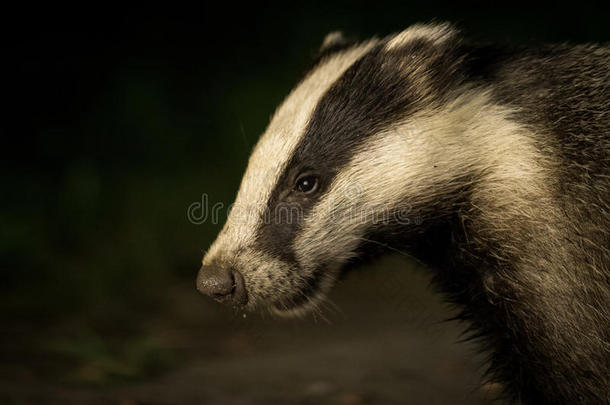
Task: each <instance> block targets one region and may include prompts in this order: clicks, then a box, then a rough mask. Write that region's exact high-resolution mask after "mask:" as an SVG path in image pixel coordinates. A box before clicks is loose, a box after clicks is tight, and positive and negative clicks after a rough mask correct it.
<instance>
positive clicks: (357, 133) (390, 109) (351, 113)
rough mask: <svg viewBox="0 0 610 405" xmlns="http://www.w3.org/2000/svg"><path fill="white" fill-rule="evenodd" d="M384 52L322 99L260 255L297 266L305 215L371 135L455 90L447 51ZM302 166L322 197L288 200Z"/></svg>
mask: <svg viewBox="0 0 610 405" xmlns="http://www.w3.org/2000/svg"><path fill="white" fill-rule="evenodd" d="M385 45H386V41H382V42H380V43H379V44H378V45H376V46H375V47H374V48H372V49H371V50H370V51H369V52H368V53H367V54H365V55H364V56H362V57H361V58H360V59H359V60H358V61H356V62H355V63H354V64H353V65H352V66H350V67H349V68H348V69H347V70H346V71H345V73H344V74H343V75H342V76H341V77H340V78H339V79H338V80H337V81H336V82H335V83H334V84H333V85H332V86H331V87H330V88H329V89H328V91H327V92H326V94H325V95H324V96H323V97H322V98H321V99H320V102H319V103H318V105H317V107H316V109H315V110H314V112H313V114H312V117H311V120H310V121H309V124H308V126H307V128H306V130H305V134H304V135H303V137H302V139H301V141H300V143H299V144H298V145H297V147H296V148H295V151H294V153H293V156H292V157H291V159H290V161H289V162H288V164H287V167H286V170H285V171H284V173H283V174H282V176H281V177H280V179H279V181H278V182H277V184H276V186H275V189H274V190H273V192H272V193H271V198H270V199H269V202H268V206H267V216H266V218H265V220H264V221H263V223H262V224H261V225H260V227H259V229H258V230H257V237H256V245H257V248H259V249H261V250H263V251H265V252H266V253H268V254H271V255H273V256H275V257H278V258H280V259H281V260H284V261H287V262H292V263H295V262H296V260H295V257H294V252H293V250H292V243H293V241H294V239H295V238H296V236H297V235H298V233H299V231H300V229H301V225H302V223H301V220H302V218H303V216H306V215H307V214H308V213H309V212H310V211H311V209H312V208H313V206H314V205H315V204H316V203H317V202H318V201H319V200H320V198H321V197H322V196H323V194H324V192H325V191H326V190H327V189H328V186H329V185H330V184H331V183H332V181H333V179H334V178H335V176H336V174H337V173H338V172H339V171H340V170H341V169H342V168H343V167H344V166H345V165H346V164H347V163H348V162H349V161H350V159H351V158H352V156H353V154H354V152H355V151H356V150H357V149H358V147H359V146H360V145H361V144H362V143H364V142H365V141H366V140H367V139H368V138H369V137H370V136H372V135H374V134H376V133H379V132H380V131H382V130H383V129H385V128H387V127H390V126H391V125H392V124H395V123H397V122H399V121H402V120H404V119H405V118H406V117H408V115H409V114H410V113H412V112H413V111H416V110H417V109H418V108H420V106H421V104H422V102H423V101H424V99H425V98H426V97H429V96H430V95H435V96H436V97H438V96H439V95H442V94H443V92H441V91H439V88H442V89H443V90H444V91H446V90H447V89H449V88H450V86H453V85H454V84H455V83H454V81H455V76H456V75H454V74H453V73H454V68H455V67H454V66H453V65H452V64H451V62H450V61H448V59H452V58H448V57H447V53H448V52H447V51H448V48H446V47H443V46H439V45H435V44H433V43H432V42H430V41H427V40H414V41H412V42H410V43H409V44H407V45H406V46H403V47H401V48H399V49H396V50H392V51H390V52H388V51H386V50H385V49H384V47H385ZM414 64H418V65H417V66H415V65H414ZM422 66H423V67H425V69H424V70H422ZM414 67H417V68H418V70H417V71H416V70H415V69H413V70H412V71H413V73H412V74H410V73H411V72H410V70H409V69H410V68H414ZM418 74H419V75H421V76H422V77H421V78H420V77H418V76H417V75H418ZM431 78H432V80H431ZM426 102H427V104H429V103H430V100H426ZM304 167H308V168H312V169H313V171H314V172H315V173H317V174H318V175H319V176H320V190H319V191H318V193H317V194H316V195H314V196H308V197H303V196H299V195H290V194H289V196H288V197H286V190H289V189H291V188H292V187H293V186H294V185H293V184H292V182H293V181H294V179H295V178H296V176H297V175H298V174H299V172H300V171H301V170H302V168H304ZM278 213H280V214H286V215H278ZM287 216H289V217H290V221H288V220H287V219H288V218H287ZM288 222H289V223H288Z"/></svg>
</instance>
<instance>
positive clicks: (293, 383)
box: [0, 259, 498, 405]
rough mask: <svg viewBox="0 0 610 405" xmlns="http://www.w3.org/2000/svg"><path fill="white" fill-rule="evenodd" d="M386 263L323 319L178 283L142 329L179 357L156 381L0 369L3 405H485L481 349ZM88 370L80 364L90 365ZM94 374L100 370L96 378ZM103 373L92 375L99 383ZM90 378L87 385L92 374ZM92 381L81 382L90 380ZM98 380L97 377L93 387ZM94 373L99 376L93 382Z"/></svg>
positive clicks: (404, 272)
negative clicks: (240, 308) (293, 316)
mask: <svg viewBox="0 0 610 405" xmlns="http://www.w3.org/2000/svg"><path fill="white" fill-rule="evenodd" d="M404 266H405V264H404V262H403V261H401V260H397V259H391V260H389V261H387V262H386V263H385V264H384V265H382V266H377V267H375V268H372V269H365V270H363V271H358V272H357V273H354V274H351V275H349V276H348V277H347V278H346V279H345V280H343V281H342V282H341V283H340V284H339V285H338V286H337V287H336V289H335V290H334V291H333V293H332V295H331V298H332V301H333V303H334V305H329V306H328V308H327V309H326V310H325V311H324V317H325V318H326V320H324V319H322V318H321V317H320V316H318V317H316V319H315V320H314V319H312V318H311V317H310V319H306V320H278V319H269V317H261V316H257V315H254V314H248V315H246V316H245V317H244V314H243V313H240V312H234V311H232V310H230V309H225V308H223V307H221V306H219V305H218V304H214V303H211V302H209V301H208V300H206V299H204V298H203V297H200V296H198V295H197V294H196V293H195V291H194V289H193V288H191V284H188V285H186V284H184V285H177V286H175V287H172V289H171V291H169V292H168V293H169V294H171V295H172V300H171V302H172V303H173V304H172V306H171V308H168V309H166V310H164V311H163V313H160V314H159V316H158V317H157V318H156V319H151V320H150V323H149V325H148V329H147V330H148V332H147V334H148V335H149V336H150V337H151V338H154V339H156V341H157V342H163V343H162V346H163V345H164V346H163V347H162V349H163V350H161V351H165V352H167V351H169V352H171V353H174V354H176V358H177V359H178V360H175V361H173V362H171V367H168V368H167V369H163V371H162V372H159V373H157V374H156V375H154V376H152V377H146V378H144V377H139V378H135V379H132V380H127V381H119V382H113V381H112V380H109V381H105V382H102V383H100V382H99V381H100V380H101V381H104V380H103V379H101V378H99V376H100V373H103V371H104V367H107V365H106V366H104V364H102V363H100V361H99V360H92V361H91V362H90V364H85V366H82V365H81V366H80V369H78V370H79V371H78V372H79V373H80V374H78V373H77V376H80V378H71V379H70V378H67V379H66V378H53V376H48V375H46V377H40V375H39V374H37V373H35V372H28V371H26V370H21V371H17V372H13V371H12V370H19V368H18V367H17V369H15V366H14V365H13V366H12V368H11V369H10V370H8V369H6V367H5V368H4V369H3V370H2V373H1V374H0V377H1V380H0V400H1V401H0V402H2V403H57V404H97V403H99V404H107V403H118V404H228V405H232V404H244V405H250V404H272V403H278V404H345V405H350V404H351V405H356V404H488V403H491V402H492V401H491V398H492V397H493V395H494V394H497V389H498V387H495V386H489V385H487V386H481V383H480V382H479V381H480V371H481V367H479V365H480V363H481V356H479V355H477V354H476V350H475V348H474V347H473V346H472V345H471V344H464V343H457V341H458V340H459V339H460V331H461V330H462V327H461V326H460V325H458V324H457V323H455V322H444V321H443V320H444V319H446V318H448V317H449V316H451V312H450V311H449V308H448V307H446V306H445V305H443V304H442V303H441V302H440V299H439V297H438V296H437V295H436V294H434V293H433V292H432V291H431V290H430V289H429V288H428V286H427V284H428V278H427V276H426V275H425V273H424V272H421V271H413V270H409V269H401V271H398V270H388V269H389V268H400V267H404ZM83 367H84V368H83ZM96 373H97V374H96ZM96 378H97V380H96ZM87 379H89V383H87V382H86V380H87ZM83 381H85V382H83ZM91 381H93V383H91ZM96 381H97V383H96Z"/></svg>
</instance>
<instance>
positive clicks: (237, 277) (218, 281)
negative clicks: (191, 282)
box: [197, 265, 246, 305]
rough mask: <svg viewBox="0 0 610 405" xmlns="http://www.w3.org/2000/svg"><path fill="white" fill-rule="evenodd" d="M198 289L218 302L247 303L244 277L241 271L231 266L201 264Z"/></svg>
mask: <svg viewBox="0 0 610 405" xmlns="http://www.w3.org/2000/svg"><path fill="white" fill-rule="evenodd" d="M197 289H198V290H199V291H200V292H201V293H203V294H205V295H208V296H210V297H212V298H214V299H215V300H216V301H218V302H224V303H232V304H235V305H245V304H246V290H245V288H244V279H243V277H242V275H241V273H239V272H238V271H237V270H234V269H231V268H227V267H223V266H218V265H204V266H201V269H199V274H198V275H197Z"/></svg>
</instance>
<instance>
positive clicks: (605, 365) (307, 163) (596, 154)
mask: <svg viewBox="0 0 610 405" xmlns="http://www.w3.org/2000/svg"><path fill="white" fill-rule="evenodd" d="M609 85H610V48H608V47H599V46H593V45H584V46H568V45H554V46H541V47H537V48H520V49H514V48H510V49H509V48H506V47H501V46H494V45H476V44H472V43H470V42H468V41H466V40H463V39H462V38H461V37H460V35H459V34H458V33H457V31H456V30H455V29H454V28H453V27H452V26H450V25H447V24H440V25H415V26H412V27H410V28H409V29H407V30H405V31H404V32H401V33H399V34H396V35H391V36H389V37H386V38H383V39H372V40H369V41H366V42H362V43H351V42H349V41H346V40H344V39H343V37H342V36H341V35H340V34H336V33H335V34H333V35H330V36H329V37H328V38H327V40H325V42H324V44H323V47H322V49H321V54H320V57H319V58H318V60H317V62H316V63H315V66H314V67H313V68H312V69H311V71H310V72H309V73H308V74H307V75H306V76H305V77H304V79H303V80H302V81H301V82H300V83H299V84H298V85H297V86H296V87H295V89H294V90H293V91H292V92H291V93H290V94H289V95H288V97H287V98H286V100H285V101H284V102H283V104H282V105H281V106H280V107H279V108H278V110H277V111H276V112H275V114H274V115H273V118H272V119H271V122H270V124H269V126H268V128H267V130H266V131H265V133H264V134H263V136H262V137H261V139H260V140H259V142H258V144H257V145H256V147H255V149H254V151H253V153H252V156H251V157H250V161H249V164H248V168H247V170H246V173H245V175H244V178H243V181H242V184H241V187H240V190H239V192H238V195H237V198H236V202H235V205H234V207H233V210H232V212H231V214H230V216H229V218H228V220H227V223H226V224H225V226H224V228H223V229H222V231H221V232H220V234H219V236H218V238H217V240H216V241H215V242H214V244H213V245H212V246H211V248H210V249H209V250H208V252H207V254H206V255H205V257H204V259H203V266H202V268H201V270H200V272H199V276H198V279H197V285H198V288H199V290H200V291H202V292H204V293H206V294H209V295H212V296H214V297H215V298H216V299H217V300H219V301H228V302H230V303H233V304H234V305H238V306H244V307H246V308H248V309H253V308H268V309H269V310H270V311H272V312H273V313H276V314H279V315H299V314H302V313H305V312H307V311H308V310H311V309H313V308H315V307H316V306H317V305H318V304H319V303H320V302H321V300H323V298H324V296H325V295H326V294H327V293H328V291H329V289H330V287H331V286H332V285H333V282H334V281H335V280H336V278H337V276H338V275H339V273H340V272H341V271H342V269H344V268H346V266H348V265H350V264H351V263H354V262H355V261H357V260H360V259H363V258H367V257H371V256H373V255H377V254H379V253H382V252H383V251H384V250H390V249H399V250H401V251H407V252H410V253H411V254H412V255H413V256H415V257H416V258H418V259H420V260H421V261H423V262H425V263H427V264H428V265H429V267H430V268H432V269H433V270H434V275H435V283H436V285H437V286H438V287H439V289H440V290H441V291H442V292H444V294H445V295H446V297H447V298H448V299H449V300H451V301H452V302H454V303H456V304H459V306H460V307H461V308H462V309H463V310H462V312H461V315H460V318H461V319H464V320H467V321H468V322H469V323H470V325H471V326H472V331H473V334H474V336H475V337H477V338H480V340H481V342H482V343H483V345H484V348H485V349H488V350H489V351H490V353H491V355H490V368H489V370H490V371H489V375H490V378H492V379H493V380H496V381H500V382H502V383H503V385H504V386H505V387H506V388H507V392H508V394H509V395H510V396H511V398H512V399H513V400H517V401H521V402H523V403H527V404H529V403H532V404H533V403H537V404H538V403H553V404H558V403H566V404H575V403H583V404H594V403H595V404H599V403H610V207H609V205H610V108H609V104H608V103H609V102H610V89H609Z"/></svg>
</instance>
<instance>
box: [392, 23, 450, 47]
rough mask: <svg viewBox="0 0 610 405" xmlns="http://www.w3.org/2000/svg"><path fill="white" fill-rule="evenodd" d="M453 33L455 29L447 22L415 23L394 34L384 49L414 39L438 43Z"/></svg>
mask: <svg viewBox="0 0 610 405" xmlns="http://www.w3.org/2000/svg"><path fill="white" fill-rule="evenodd" d="M454 35H455V31H454V30H453V29H452V28H451V26H450V25H449V24H438V25H437V24H435V25H428V24H415V25H412V26H411V27H409V28H407V29H406V30H404V31H402V32H400V33H398V34H396V35H395V36H394V37H393V38H392V39H390V41H388V43H387V45H386V47H385V49H386V51H391V50H394V49H397V48H400V47H402V46H404V45H406V44H408V43H409V42H412V41H413V40H416V39H427V40H429V41H432V42H434V43H435V44H440V43H442V42H444V41H446V40H447V39H449V38H451V37H453V36H454Z"/></svg>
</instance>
